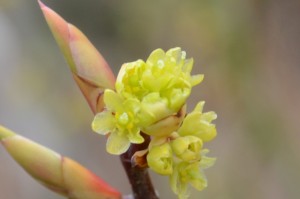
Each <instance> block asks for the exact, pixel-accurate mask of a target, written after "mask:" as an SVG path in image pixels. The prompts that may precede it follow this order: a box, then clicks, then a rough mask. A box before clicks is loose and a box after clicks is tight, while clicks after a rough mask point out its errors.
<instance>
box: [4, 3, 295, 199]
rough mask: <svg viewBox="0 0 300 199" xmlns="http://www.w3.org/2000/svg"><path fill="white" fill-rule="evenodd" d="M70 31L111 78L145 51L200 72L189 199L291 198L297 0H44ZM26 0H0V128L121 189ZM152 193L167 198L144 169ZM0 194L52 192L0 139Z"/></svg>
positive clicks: (122, 180)
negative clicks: (178, 51)
mask: <svg viewBox="0 0 300 199" xmlns="http://www.w3.org/2000/svg"><path fill="white" fill-rule="evenodd" d="M44 3H46V4H47V5H48V6H50V7H52V8H53V9H54V10H56V11H57V12H58V13H59V14H61V15H62V16H63V17H64V18H65V19H66V20H68V21H69V22H71V23H72V24H75V25H76V26H77V27H79V28H80V29H81V30H82V31H83V32H84V33H85V34H86V35H87V36H88V37H89V38H90V40H91V41H92V42H93V43H94V44H95V45H96V47H97V48H98V49H99V50H100V51H101V53H102V54H103V56H104V57H105V58H106V60H107V61H108V63H109V64H110V65H111V67H112V68H113V70H114V72H115V74H117V71H118V69H119V68H120V66H121V64H122V63H124V62H129V61H134V60H136V59H139V58H143V59H146V58H147V56H148V55H149V53H150V52H151V51H152V50H154V49H156V48H163V49H165V50H167V49H169V48H171V47H175V46H180V47H182V48H183V49H184V50H186V51H187V55H188V57H194V59H195V66H194V69H193V73H194V74H196V73H203V74H205V80H204V82H203V83H201V84H200V85H199V86H197V87H195V88H194V90H193V91H194V92H193V94H192V96H191V97H190V99H189V102H188V103H189V105H188V108H189V110H191V109H192V108H193V107H194V105H195V104H196V102H197V101H199V100H205V101H206V105H205V110H207V111H209V110H214V111H216V112H217V113H218V119H217V121H216V124H217V127H218V133H219V134H218V137H217V138H216V139H215V140H214V141H213V142H211V143H209V144H207V147H208V148H209V149H210V150H211V152H210V153H211V156H215V157H217V163H216V165H215V166H214V167H212V168H210V169H208V170H207V172H206V174H207V177H208V180H209V186H208V188H207V189H206V190H204V191H202V192H193V196H192V197H191V198H192V199H198V198H203V199H253V198H256V199H297V198H299V197H300V182H299V179H300V170H299V169H300V155H299V151H300V146H299V145H300V142H299V141H300V132H299V129H300V128H299V123H300V120H299V112H300V91H299V90H300V37H299V36H300V1H298V0H288V1H281V0H260V1H259V0H225V1H224V0H189V1H188V0H187V1H180V0H164V1H161V0H151V1H140V0H123V1H121V0H114V1H112V0H86V1H83V0H81V1H80V0H45V1H44ZM92 118H93V116H92V113H91V111H90V110H89V108H88V105H87V103H86V102H85V100H84V98H83V97H82V95H81V93H80V91H79V89H78V88H77V87H76V85H75V83H74V81H73V79H72V77H71V75H70V72H69V69H68V66H67V65H66V63H65V61H64V59H63V57H62V55H61V53H60V51H59V49H58V47H57V46H56V43H55V41H54V39H53V37H52V35H51V34H50V31H49V29H48V27H47V24H46V22H45V20H44V18H43V16H42V13H41V11H40V9H39V7H38V4H37V2H36V1H35V0H31V1H28V0H27V1H25V0H0V123H1V124H2V125H5V126H7V127H9V128H11V129H13V130H14V131H16V132H18V133H19V134H21V135H23V136H26V137H28V138H30V139H32V140H35V141H37V142H39V143H41V144H44V145H46V146H48V147H50V148H52V149H54V150H55V151H58V152H60V153H62V154H64V155H66V156H69V157H71V158H73V159H75V160H77V161H78V162H80V163H81V164H83V165H85V166H86V167H87V168H89V169H91V170H92V171H94V172H95V173H96V174H98V175H99V176H101V177H102V178H104V179H105V180H106V181H108V182H109V183H111V184H112V185H113V186H114V187H117V188H118V189H119V190H121V191H122V192H123V193H124V194H129V193H130V186H129V184H128V181H127V179H126V176H125V173H124V171H123V168H122V167H121V165H120V162H119V158H118V157H114V156H111V155H108V154H106V152H105V138H104V137H101V136H98V135H96V134H95V133H93V132H92V131H91V128H90V123H91V120H92ZM151 175H152V177H153V181H154V184H155V186H156V188H157V189H158V191H159V193H160V196H161V198H162V199H169V198H176V197H175V196H174V195H173V193H172V192H171V190H170V187H169V185H168V180H167V179H166V178H165V177H161V176H158V175H156V174H154V173H151ZM0 198H1V199H19V198H22V199H36V198H43V199H62V197H61V196H59V195H57V194H55V193H52V192H50V191H48V190H47V189H46V188H44V187H43V186H41V185H40V184H38V183H37V182H36V181H34V180H33V179H32V178H31V177H29V175H28V174H27V173H25V172H24V171H23V170H22V169H21V167H19V166H18V165H17V164H16V163H15V162H14V160H12V158H11V157H10V156H9V155H8V154H7V153H6V151H5V150H4V149H3V147H1V146H0Z"/></svg>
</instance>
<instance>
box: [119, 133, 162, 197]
mask: <svg viewBox="0 0 300 199" xmlns="http://www.w3.org/2000/svg"><path fill="white" fill-rule="evenodd" d="M143 137H144V138H145V142H144V143H142V144H132V145H131V146H130V148H129V149H128V151H127V152H126V153H124V154H122V155H121V156H120V158H121V161H122V164H123V167H124V169H125V171H126V174H127V176H128V179H129V182H130V184H131V188H132V191H133V197H134V199H159V198H158V196H157V195H156V193H155V190H154V188H153V185H152V182H151V179H150V176H149V173H148V169H147V168H140V167H138V166H133V165H132V163H131V158H132V156H133V155H134V153H135V152H137V151H141V150H144V149H147V148H148V144H149V142H150V137H149V136H147V135H145V134H143Z"/></svg>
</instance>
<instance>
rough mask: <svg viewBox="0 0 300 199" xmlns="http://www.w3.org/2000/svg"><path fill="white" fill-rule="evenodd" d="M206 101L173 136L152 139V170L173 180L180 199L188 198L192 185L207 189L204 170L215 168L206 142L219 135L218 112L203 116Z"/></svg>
mask: <svg viewBox="0 0 300 199" xmlns="http://www.w3.org/2000/svg"><path fill="white" fill-rule="evenodd" d="M203 105H204V102H199V103H198V104H197V106H196V108H195V109H194V110H193V112H191V113H190V114H188V115H187V116H186V117H185V119H184V120H183V122H182V124H181V126H180V127H179V128H178V129H177V131H174V132H173V133H171V134H170V135H169V136H165V137H160V138H156V139H152V141H151V143H150V147H149V153H148V155H147V162H148V165H149V167H150V168H151V169H152V170H154V171H155V172H157V173H159V174H162V175H167V176H169V178H170V184H171V187H172V190H173V191H174V192H175V193H176V194H177V195H178V197H179V198H180V199H184V198H187V196H188V192H187V187H188V184H190V185H192V186H193V187H194V188H196V189H197V190H202V189H204V188H205V187H206V186H207V182H206V178H205V175H204V173H203V169H205V168H208V167H210V166H212V165H213V163H214V161H215V159H214V158H208V157H206V156H205V155H206V153H207V152H208V150H207V149H203V143H204V142H208V141H210V140H212V139H213V138H214V137H215V136H216V134H217V132H216V128H215V125H214V124H211V121H212V120H214V119H216V117H217V115H216V114H215V113H214V112H206V113H203V112H202V109H203Z"/></svg>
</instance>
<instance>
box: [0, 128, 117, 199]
mask: <svg viewBox="0 0 300 199" xmlns="http://www.w3.org/2000/svg"><path fill="white" fill-rule="evenodd" d="M0 141H1V144H2V145H3V146H4V148H5V149H6V150H7V151H8V153H9V154H10V155H11V156H12V157H13V158H14V159H15V160H16V161H17V162H18V163H19V164H20V165H21V166H22V167H23V168H24V169H25V170H26V171H27V172H28V173H29V174H30V175H31V176H32V177H33V178H35V179H36V180H38V181H39V182H40V183H42V184H43V185H45V186H46V187H48V188H49V189H51V190H53V191H55V192H57V193H60V194H62V195H64V196H66V197H68V198H72V199H120V198H121V194H120V193H119V192H118V191H116V190H115V189H114V188H112V187H110V186H109V185H108V184H107V183H106V182H104V181H103V180H102V179H100V178H99V177H97V176H96V175H95V174H93V173H92V172H90V171H89V170H87V169H86V168H84V167H83V166H81V165H80V164H78V163H76V162H75V161H73V160H71V159H69V158H67V157H63V156H61V155H60V154H58V153H56V152H54V151H52V150H50V149H48V148H46V147H44V146H42V145H39V144H37V143H35V142H33V141H31V140H29V139H26V138H24V137H22V136H20V135H17V134H15V133H14V132H12V131H10V130H9V129H6V128H4V127H2V126H0Z"/></svg>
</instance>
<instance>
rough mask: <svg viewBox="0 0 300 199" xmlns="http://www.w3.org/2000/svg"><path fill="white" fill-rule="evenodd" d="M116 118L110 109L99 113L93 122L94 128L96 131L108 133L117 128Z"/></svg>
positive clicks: (103, 133)
mask: <svg viewBox="0 0 300 199" xmlns="http://www.w3.org/2000/svg"><path fill="white" fill-rule="evenodd" d="M115 123H116V122H115V118H114V116H113V115H112V114H111V112H109V111H104V112H101V113H98V114H97V115H96V116H95V118H94V120H93V122H92V129H93V131H95V132H96V133H99V134H102V135H106V134H107V133H109V132H111V131H112V130H113V129H114V128H115V126H116V125H115Z"/></svg>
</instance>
